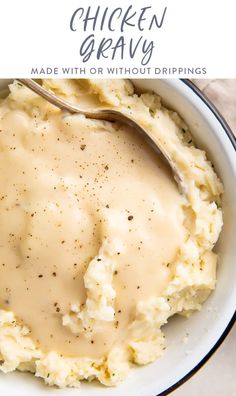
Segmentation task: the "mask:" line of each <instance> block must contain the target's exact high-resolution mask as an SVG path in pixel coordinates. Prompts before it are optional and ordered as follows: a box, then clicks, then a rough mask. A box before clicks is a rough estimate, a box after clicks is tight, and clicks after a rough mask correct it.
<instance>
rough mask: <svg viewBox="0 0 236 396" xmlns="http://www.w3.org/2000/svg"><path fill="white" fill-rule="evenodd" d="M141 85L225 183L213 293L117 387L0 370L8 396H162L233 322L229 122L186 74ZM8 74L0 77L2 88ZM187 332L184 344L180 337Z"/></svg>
mask: <svg viewBox="0 0 236 396" xmlns="http://www.w3.org/2000/svg"><path fill="white" fill-rule="evenodd" d="M133 81H134V83H135V84H136V85H137V86H138V87H140V88H141V89H144V90H153V91H155V92H157V93H159V94H160V95H161V97H162V98H163V100H164V102H165V104H166V105H168V106H169V107H171V108H172V109H175V110H176V111H177V112H178V113H179V114H180V115H181V116H182V117H183V118H184V120H185V121H186V122H187V123H188V125H189V126H190V129H191V131H192V133H193V135H194V137H195V140H196V141H197V144H198V146H199V147H200V148H203V149H205V150H206V152H207V155H208V158H209V159H210V160H211V161H212V162H213V163H214V166H215V169H216V171H217V173H218V174H219V176H220V177H221V179H222V180H223V183H224V188H225V195H224V203H223V207H224V227H223V231H222V234H221V237H220V241H219V243H218V244H217V249H216V250H217V252H218V253H219V257H220V259H219V266H218V276H217V277H218V282H217V287H216V290H215V291H214V293H212V295H211V296H210V298H209V299H208V300H207V301H206V302H205V303H204V305H203V308H202V310H201V311H200V312H197V313H194V314H193V315H192V316H191V317H190V318H189V319H185V318H181V317H175V318H173V319H171V320H170V321H169V323H168V324H167V325H166V326H165V328H164V332H165V334H166V338H167V350H166V351H165V354H164V356H163V357H162V358H160V359H159V360H157V361H156V362H155V363H152V364H150V365H148V366H146V367H142V368H134V369H133V370H132V371H131V374H130V376H129V378H128V380H126V381H125V382H124V383H123V384H122V385H121V386H119V387H118V388H105V387H102V386H100V385H98V384H97V383H92V384H82V388H81V389H80V390H79V391H78V390H76V389H72V390H69V389H65V390H58V389H53V388H47V387H46V386H44V385H43V383H42V382H41V381H40V380H38V379H36V378H34V377H33V376H32V375H30V374H23V373H19V372H17V373H13V374H8V375H3V374H1V375H0V394H1V395H3V394H9V395H11V396H16V395H17V396H30V395H32V394H33V395H34V396H43V395H44V396H46V395H50V396H51V395H52V396H54V395H57V396H58V395H60V396H66V395H72V396H73V395H77V394H81V395H82V396H106V395H107V396H120V395H125V396H126V395H127V396H155V395H158V396H164V395H167V394H169V393H170V392H171V391H172V390H173V389H175V388H176V387H177V386H179V385H181V384H182V383H183V382H184V381H186V380H187V379H188V378H189V377H190V376H191V375H192V374H193V373H195V372H196V371H197V370H198V369H199V368H200V367H201V366H202V365H203V364H204V363H205V362H206V361H207V359H208V358H209V357H210V356H211V355H212V354H213V352H214V351H215V350H216V349H217V347H218V346H219V345H220V344H221V342H222V341H223V340H224V338H225V337H226V335H227V334H228V332H229V330H230V328H231V327H232V325H233V323H234V321H235V319H236V315H235V301H236V282H235V279H236V265H235V254H236V248H235V241H234V239H235V235H236V200H235V197H236V157H235V150H236V142H235V139H234V137H233V135H232V133H231V132H230V130H229V127H228V126H227V124H226V123H225V121H224V120H223V118H222V117H221V116H220V114H219V113H218V112H217V111H216V109H215V108H214V107H213V106H212V105H211V104H210V103H209V101H208V100H207V99H206V98H205V97H204V96H203V95H202V94H201V93H200V91H199V90H198V89H196V88H195V87H194V86H193V84H191V83H190V82H189V81H186V80H153V79H148V80H133ZM7 83H9V80H0V90H1V89H2V88H4V87H6V85H7ZM186 331H187V332H188V333H189V337H188V342H187V344H186V343H184V342H183V340H184V339H185V338H186V337H185V336H186Z"/></svg>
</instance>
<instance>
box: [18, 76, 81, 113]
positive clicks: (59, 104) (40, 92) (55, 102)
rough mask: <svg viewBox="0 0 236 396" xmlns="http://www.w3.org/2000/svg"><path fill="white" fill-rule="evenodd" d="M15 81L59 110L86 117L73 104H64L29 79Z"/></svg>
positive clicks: (62, 100)
mask: <svg viewBox="0 0 236 396" xmlns="http://www.w3.org/2000/svg"><path fill="white" fill-rule="evenodd" d="M17 80H18V81H19V82H20V83H21V84H23V85H25V86H26V87H28V88H30V89H31V90H32V91H34V92H35V93H36V94H38V95H40V96H42V97H43V98H44V99H46V100H47V101H48V102H50V103H51V104H53V105H54V106H57V107H59V108H60V109H61V110H66V111H69V112H70V113H80V114H85V115H86V112H85V111H83V110H80V109H79V108H78V107H77V106H74V105H73V104H71V103H68V102H66V101H65V100H64V99H61V98H60V97H58V96H56V95H55V94H54V93H53V92H50V91H48V90H47V89H45V88H44V87H42V86H41V85H40V84H38V83H37V82H36V81H34V80H32V79H30V78H29V79H24V78H18V79H17Z"/></svg>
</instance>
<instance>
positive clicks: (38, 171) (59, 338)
mask: <svg viewBox="0 0 236 396" xmlns="http://www.w3.org/2000/svg"><path fill="white" fill-rule="evenodd" d="M43 84H44V86H45V87H46V88H48V89H51V90H52V91H54V92H55V93H56V94H58V95H59V96H62V97H63V98H65V99H67V100H68V101H70V102H74V103H79V105H80V106H84V108H95V107H104V108H107V107H109V108H115V109H119V110H121V111H123V112H125V113H127V114H129V115H131V116H132V117H134V118H135V119H136V120H137V121H138V122H139V123H140V124H141V125H142V126H144V127H145V128H146V129H147V130H148V131H149V133H151V134H152V135H153V136H155V138H156V139H157V140H158V141H159V144H160V145H162V146H163V147H164V148H165V150H166V151H167V153H168V155H169V156H170V157H171V159H172V161H174V163H175V166H176V167H177V168H178V169H179V171H180V172H181V173H182V175H183V178H184V183H185V187H186V191H187V195H186V197H185V196H183V195H181V193H180V192H179V190H178V187H177V184H176V182H175V181H174V179H173V175H172V173H171V172H170V170H169V168H168V166H167V164H166V163H165V162H164V161H163V160H162V158H161V156H158V155H157V154H156V153H154V152H153V151H152V149H151V148H150V147H149V146H148V145H147V144H146V143H145V142H144V141H143V140H142V138H141V137H140V136H138V135H137V132H136V131H133V130H132V129H131V128H130V127H127V126H124V125H121V124H119V123H111V122H106V121H97V120H91V119H86V118H85V117H84V116H82V115H78V114H74V115H71V114H66V113H63V112H62V111H61V110H59V109H58V108H56V107H54V106H52V105H51V104H49V103H48V102H46V101H45V100H44V99H42V98H40V97H38V96H37V95H36V94H34V93H33V92H31V91H30V90H28V89H27V88H25V87H23V86H21V84H19V83H17V82H14V83H13V84H11V85H10V94H9V96H8V97H7V98H6V99H4V100H2V101H1V104H0V147H1V157H0V171H1V178H0V180H1V197H0V235H1V246H0V249H1V250H0V253H1V256H0V308H1V310H0V369H1V370H2V371H3V372H5V373H7V372H10V371H13V370H15V369H19V370H22V371H31V372H33V373H35V375H36V376H37V377H42V378H43V379H44V380H45V382H46V383H47V384H49V385H57V386H59V387H66V386H70V387H77V386H79V384H80V381H81V380H84V379H87V380H92V379H95V378H97V379H98V380H99V381H100V382H101V383H103V384H105V385H108V386H111V385H117V384H118V383H120V382H121V381H122V380H123V379H124V378H125V377H126V376H127V373H128V371H129V367H130V365H131V364H132V363H136V364H138V365H144V364H147V363H150V362H152V361H154V360H155V359H157V358H158V357H160V356H161V355H162V353H163V351H164V349H165V338H164V333H163V329H162V326H163V325H164V324H165V323H166V322H167V320H168V318H169V317H170V316H172V315H174V314H184V315H189V314H191V313H192V312H193V311H194V310H199V309H200V308H201V304H202V303H203V302H204V300H206V298H207V297H208V296H209V294H210V293H211V291H212V290H213V289H214V288H215V283H216V263H217V256H216V254H215V253H213V252H212V249H213V247H214V245H215V243H216V241H217V239H218V237H219V234H220V231H221V227H222V210H221V208H220V205H221V198H220V197H221V194H222V192H223V188H222V184H221V182H220V180H219V179H218V177H217V175H216V173H215V172H214V170H213V168H212V165H211V163H210V162H209V161H208V160H207V158H206V154H205V152H204V151H202V150H199V149H197V148H196V147H195V146H194V144H193V142H192V138H191V136H190V134H189V131H188V128H187V126H186V125H185V123H184V122H183V121H182V120H181V119H180V117H179V116H178V115H177V114H176V113H175V112H173V111H170V110H167V109H166V108H165V107H163V105H162V104H161V101H160V98H159V97H158V96H157V95H156V94H154V93H144V94H140V95H137V94H135V93H134V89H133V86H132V84H131V83H130V82H129V81H125V80H44V81H43Z"/></svg>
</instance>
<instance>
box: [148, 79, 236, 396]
mask: <svg viewBox="0 0 236 396" xmlns="http://www.w3.org/2000/svg"><path fill="white" fill-rule="evenodd" d="M179 81H181V82H182V83H183V84H185V85H186V86H187V87H188V88H189V89H190V90H191V91H192V92H193V93H194V94H195V95H197V96H198V97H199V99H201V100H202V102H203V103H204V104H205V105H206V106H207V107H208V108H209V110H210V111H211V112H212V114H213V115H214V116H215V118H216V119H217V120H218V121H219V123H220V124H221V126H222V127H223V130H224V132H225V134H226V135H227V137H228V138H229V140H230V142H231V144H232V146H233V148H234V150H235V152H236V138H235V136H234V134H233V132H232V130H231V128H230V126H229V125H228V123H227V122H226V120H225V119H224V117H223V116H222V114H221V113H220V111H219V110H218V109H217V108H216V106H215V105H214V104H213V103H212V102H211V100H210V99H208V97H206V95H205V94H204V93H203V92H202V91H201V90H200V89H199V88H198V87H197V86H196V85H195V84H194V83H193V82H192V81H191V80H189V79H185V78H183V79H179ZM235 323H236V310H235V312H234V314H233V316H232V318H231V319H230V321H229V323H228V324H227V326H226V328H225V330H224V331H223V333H222V334H221V336H220V337H219V338H218V340H217V341H216V343H215V344H214V346H213V347H212V348H211V349H210V351H209V352H208V353H207V354H206V355H205V356H204V357H203V358H202V359H201V360H200V362H199V363H198V364H197V365H196V366H195V367H193V368H192V369H191V370H190V371H189V372H188V373H187V374H185V375H184V376H183V377H182V378H181V379H180V380H178V381H177V382H175V383H174V384H173V385H171V386H170V387H169V388H167V389H165V390H164V391H162V392H161V393H158V394H157V395H156V396H167V395H169V394H170V393H172V392H173V391H174V390H176V389H177V388H179V387H180V386H181V385H183V384H184V383H185V382H187V381H188V380H189V379H190V378H192V377H193V376H194V374H196V373H197V372H198V371H199V370H200V368H202V367H203V366H204V364H205V363H206V362H207V361H208V360H209V359H210V358H211V356H212V355H213V354H214V353H215V352H216V350H217V349H218V348H219V346H220V345H221V344H222V343H223V341H224V340H225V338H226V337H227V335H228V334H229V333H230V330H231V329H232V327H233V325H234V324H235Z"/></svg>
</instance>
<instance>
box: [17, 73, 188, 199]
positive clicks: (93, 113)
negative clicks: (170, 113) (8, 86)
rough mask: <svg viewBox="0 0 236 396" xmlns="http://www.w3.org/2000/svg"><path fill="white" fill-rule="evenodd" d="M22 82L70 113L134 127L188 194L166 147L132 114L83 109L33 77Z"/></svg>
mask: <svg viewBox="0 0 236 396" xmlns="http://www.w3.org/2000/svg"><path fill="white" fill-rule="evenodd" d="M17 80H18V81H19V82H20V83H21V84H23V85H25V86H26V87H28V88H30V89H31V90H32V91H34V92H35V93H37V94H38V95H40V96H42V97H43V98H44V99H46V100H47V101H48V102H50V103H51V104H53V105H54V106H57V107H59V108H60V109H61V110H64V111H68V112H69V113H79V114H83V115H84V116H85V117H87V118H92V119H96V120H105V121H119V122H121V123H123V124H126V125H129V126H131V127H132V128H134V129H135V130H136V131H137V132H138V133H140V134H141V135H142V137H143V138H144V139H145V140H146V141H147V142H148V143H149V144H150V145H151V146H152V147H153V148H154V150H155V151H156V152H158V154H162V155H163V157H164V158H165V159H166V161H167V162H168V164H169V165H170V167H171V169H172V171H173V174H174V178H175V180H176V182H177V184H178V186H179V188H180V190H181V192H182V193H184V195H186V186H185V183H184V179H183V176H182V174H181V173H180V171H179V169H177V167H176V165H175V164H174V162H173V160H172V159H171V158H170V156H169V154H168V153H167V152H166V150H165V148H164V147H163V146H162V145H161V144H160V142H159V141H158V139H157V137H156V136H155V135H154V134H153V133H152V131H148V130H146V129H144V128H143V127H142V126H141V125H139V124H138V123H137V122H136V121H135V120H134V119H133V118H132V117H131V116H128V115H126V114H124V113H122V112H121V111H118V110H113V109H95V110H82V109H80V108H79V107H78V106H77V105H73V104H71V103H68V102H66V101H65V100H64V99H61V98H60V97H58V96H56V95H55V94H54V93H52V92H50V91H48V90H47V89H45V88H43V87H42V86H41V85H40V84H38V83H37V82H36V81H34V80H32V79H20V78H18V79H17Z"/></svg>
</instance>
